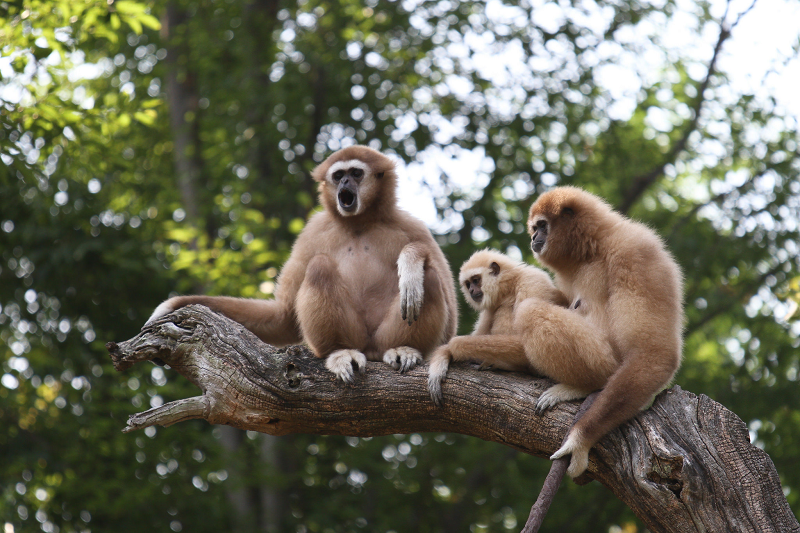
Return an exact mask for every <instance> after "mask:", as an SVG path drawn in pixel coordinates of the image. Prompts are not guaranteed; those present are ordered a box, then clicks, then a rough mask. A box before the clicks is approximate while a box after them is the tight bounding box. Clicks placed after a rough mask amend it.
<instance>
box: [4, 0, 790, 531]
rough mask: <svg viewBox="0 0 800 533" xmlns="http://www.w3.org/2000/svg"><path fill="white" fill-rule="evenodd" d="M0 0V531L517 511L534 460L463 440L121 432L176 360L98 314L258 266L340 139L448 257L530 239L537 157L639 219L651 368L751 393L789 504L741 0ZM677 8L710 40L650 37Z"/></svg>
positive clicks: (601, 511) (783, 149)
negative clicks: (648, 253) (677, 280)
mask: <svg viewBox="0 0 800 533" xmlns="http://www.w3.org/2000/svg"><path fill="white" fill-rule="evenodd" d="M0 7H2V8H3V11H2V15H0V16H2V27H0V43H3V44H2V45H1V46H2V47H3V48H2V60H0V74H2V76H3V82H2V84H1V85H0V106H2V107H1V109H2V111H1V113H2V115H0V116H1V117H2V118H1V119H0V159H2V162H3V165H2V166H0V256H2V261H0V306H2V309H1V313H0V339H2V341H3V342H2V344H0V361H2V365H3V366H2V378H1V381H0V416H2V420H3V422H4V426H5V427H6V428H7V430H5V431H2V432H0V453H2V456H3V457H4V458H6V459H5V460H4V461H3V463H2V465H0V479H1V480H2V482H0V487H2V489H0V490H1V491H2V499H0V502H1V503H0V520H2V521H3V522H4V523H6V524H11V525H13V526H14V527H15V530H19V531H27V530H33V529H35V528H36V527H38V528H40V529H41V530H43V531H45V532H55V531H84V530H96V531H105V530H110V529H112V528H113V529H114V530H119V531H124V530H130V531H141V530H144V529H156V530H159V531H161V530H165V529H166V528H167V527H169V528H170V529H171V530H172V531H181V530H186V531H216V530H219V529H226V528H230V527H235V528H239V529H240V530H243V531H252V530H264V531H270V530H274V531H288V530H296V531H351V530H352V531H357V530H366V531H372V530H395V531H411V530H418V531H465V530H468V529H471V530H476V531H500V530H506V529H510V530H514V529H517V528H519V527H520V526H521V524H522V523H523V522H524V519H525V517H527V513H528V510H529V508H530V505H531V503H532V502H533V499H534V497H535V494H536V493H537V492H538V488H539V485H540V482H541V480H542V479H543V478H544V475H545V473H546V471H547V469H548V468H549V463H548V462H547V461H541V460H538V459H535V458H532V457H529V456H524V455H520V454H518V453H516V452H514V451H513V450H510V449H506V448H503V447H501V446H497V445H495V444H490V443H486V442H483V441H479V440H476V439H471V438H467V437H462V436H455V435H444V434H442V435H397V436H388V437H383V438H374V439H358V438H325V437H319V436H293V437H283V438H273V437H267V436H264V435H259V434H253V433H241V432H238V431H234V430H231V429H230V428H223V427H211V426H208V425H207V424H205V423H203V422H197V421H193V422H188V423H183V424H180V425H179V426H176V427H170V428H166V429H159V430H158V431H156V430H155V429H154V428H150V429H148V430H147V431H145V432H143V433H141V434H125V435H123V434H121V433H120V432H119V430H120V429H121V428H122V427H123V426H124V420H125V418H126V417H127V415H128V414H130V413H132V412H134V411H136V410H139V409H138V408H140V407H142V406H145V407H146V405H148V404H149V405H153V406H155V405H159V404H161V403H162V402H163V401H165V400H172V399H177V398H181V397H185V396H189V395H191V394H192V392H191V391H188V390H187V389H188V388H191V385H189V384H188V383H186V381H185V380H182V379H175V378H176V376H175V374H174V373H173V372H172V371H171V370H169V369H164V368H161V367H154V368H152V369H150V370H149V371H148V370H147V369H144V368H138V367H135V368H134V369H132V370H131V371H128V372H126V374H125V375H124V376H123V375H117V374H115V373H113V372H111V370H112V367H111V365H110V361H109V359H108V356H107V354H106V352H105V349H104V347H103V346H104V344H105V342H106V341H108V340H120V339H126V338H129V337H131V336H132V335H133V334H134V333H135V332H136V331H137V330H138V329H139V327H140V326H141V325H142V323H143V322H144V320H145V319H146V317H147V316H148V315H149V313H150V311H151V310H152V309H153V307H154V306H155V305H156V304H157V303H159V302H160V301H161V300H163V299H164V298H165V297H166V296H167V295H168V294H169V293H170V292H171V291H177V292H196V291H200V292H204V293H208V294H229V295H240V296H263V297H265V298H268V297H271V293H272V290H273V288H274V279H275V276H276V275H277V273H278V271H279V269H280V266H281V264H282V262H283V261H284V260H285V258H286V257H287V256H288V251H289V249H290V247H291V243H292V241H293V239H294V236H295V235H296V234H297V233H298V232H299V231H300V230H301V229H302V227H303V224H304V222H305V220H306V219H307V217H308V215H309V213H310V211H311V210H312V209H313V208H314V206H315V203H316V200H315V190H314V187H313V185H312V181H311V180H310V178H309V175H308V173H309V171H310V170H311V169H312V168H313V167H314V166H315V165H316V164H317V163H318V162H320V161H321V160H322V159H323V158H324V157H325V156H326V155H327V154H329V153H330V152H331V151H333V150H336V149H338V148H340V147H343V146H346V145H349V144H353V143H368V144H370V145H371V146H373V147H375V148H378V149H381V150H383V151H386V152H388V153H394V154H396V155H397V156H398V160H399V161H402V162H404V163H407V164H408V165H409V166H408V168H407V169H406V172H405V175H406V177H407V178H406V179H407V180H408V182H409V183H416V182H417V180H418V179H419V178H422V179H423V180H424V183H423V185H422V186H423V189H422V190H423V191H424V192H423V193H417V194H418V195H419V196H418V197H419V198H420V199H423V198H434V199H435V207H436V213H437V217H436V222H435V223H433V227H434V230H435V231H436V233H437V238H438V240H439V242H440V243H441V244H442V246H443V248H444V250H445V253H446V254H447V256H448V257H449V258H450V261H451V265H452V266H453V268H454V269H457V268H458V266H459V265H460V264H461V262H462V261H463V260H465V259H466V258H467V257H468V256H469V255H470V254H471V253H472V252H473V251H474V250H475V249H477V248H480V247H485V246H492V247H496V248H499V249H501V250H505V251H507V252H509V253H511V254H513V255H516V256H518V257H520V258H523V259H525V260H527V261H532V257H531V254H530V253H529V252H528V238H527V235H526V234H525V231H524V222H525V217H526V214H527V208H528V207H529V205H530V203H531V202H532V200H533V198H534V197H535V195H536V194H537V193H539V192H541V191H543V190H546V189H547V188H548V187H552V186H554V185H557V184H575V185H580V186H583V187H586V188H587V189H589V190H591V191H593V192H596V193H598V194H601V195H603V196H604V197H606V198H607V199H608V200H609V201H610V202H611V203H612V204H614V205H615V206H617V207H618V208H620V209H621V210H622V211H624V212H626V213H628V214H629V215H631V216H633V217H635V218H637V219H640V220H643V221H645V222H647V223H648V224H650V225H652V226H653V227H655V228H656V229H658V230H659V232H660V233H661V234H662V235H664V237H665V239H666V240H667V242H668V245H669V247H670V249H671V250H672V251H673V253H674V254H675V256H676V258H677V259H678V261H679V263H680V264H681V265H682V266H683V268H684V270H685V272H686V307H687V317H688V320H687V325H686V344H685V354H686V357H685V362H684V366H683V368H682V370H681V371H680V373H679V375H678V377H677V383H678V384H680V385H681V386H682V387H684V388H686V389H688V390H691V391H694V392H697V393H705V394H707V395H709V396H711V397H712V398H714V399H716V400H718V401H720V402H721V403H723V404H724V405H726V406H727V407H728V408H730V409H732V410H733V411H734V412H736V413H737V414H738V415H739V416H740V417H742V419H744V420H745V421H747V422H748V423H749V425H750V429H751V433H752V436H753V439H754V440H755V442H756V443H757V444H758V445H760V446H763V447H764V448H765V449H766V450H767V452H769V453H770V455H771V456H772V458H773V460H774V462H775V464H776V467H777V469H778V472H779V473H780V475H781V479H782V481H783V484H784V485H785V487H786V492H787V498H788V500H789V502H790V505H791V506H792V508H793V510H794V511H795V512H796V513H797V511H798V509H800V472H798V471H797V469H796V468H793V466H792V465H793V464H794V463H795V462H796V461H797V460H798V446H797V444H796V443H797V442H798V441H800V408H799V407H798V406H800V392H799V391H798V387H797V380H798V370H800V359H799V358H798V355H797V350H796V348H797V347H798V344H800V341H798V333H800V326H798V322H797V319H796V316H795V315H793V314H792V310H793V309H794V308H795V307H796V306H794V305H793V303H792V302H794V301H797V299H798V298H797V293H798V289H797V287H798V285H797V283H798V282H797V280H798V279H800V273H798V253H799V251H798V248H797V244H796V243H797V239H798V227H797V220H799V219H800V217H799V216H798V205H800V180H799V179H798V174H800V158H798V147H797V141H798V125H797V122H796V118H792V117H791V116H789V115H787V114H786V112H785V110H783V109H782V108H781V107H780V106H779V105H778V104H777V103H776V102H775V101H774V100H770V99H769V98H766V99H765V98H761V97H759V96H756V95H750V94H743V93H741V92H740V91H738V89H737V88H736V87H734V86H733V85H731V83H730V81H729V77H728V75H727V74H726V72H724V71H723V70H722V69H721V67H720V61H719V60H720V57H722V54H724V50H725V46H726V44H728V43H729V42H730V38H731V36H732V35H735V34H736V31H737V27H738V24H739V23H740V21H743V20H746V17H747V16H748V13H747V10H746V9H745V10H739V11H736V10H735V9H734V7H735V6H734V7H731V6H729V5H728V4H722V5H721V9H720V7H719V6H717V4H713V5H712V4H708V3H705V2H699V3H697V4H696V5H692V6H689V7H688V8H687V7H686V6H682V5H681V6H679V5H678V4H677V3H675V2H671V1H665V2H655V3H649V2H636V1H629V2H599V3H594V2H583V3H573V4H570V5H566V4H563V5H562V4H561V3H548V2H535V3H529V2H522V3H520V4H513V5H512V4H502V3H501V2H499V1H490V2H486V3H484V2H449V1H447V0H445V1H440V2H425V1H417V2H414V1H410V0H409V1H407V2H402V3H400V2H380V3H379V2H377V1H375V0H372V1H367V2H366V3H364V2H350V1H347V2H338V3H329V2H318V1H316V0H307V1H303V0H300V1H298V2H294V3H291V2H286V1H282V0H252V1H234V0H231V1H226V2H209V1H206V2H198V1H193V2H190V1H183V0H172V1H168V2H165V1H156V0H148V1H144V0H114V1H110V2H108V1H105V0H103V1H96V0H86V1H84V2H81V3H77V2H70V1H67V0H64V1H62V2H55V1H44V0H20V1H7V2H2V3H0ZM726 7H730V10H728V9H726ZM679 8H680V9H679ZM687 9H688V11H689V15H688V16H687V15H686V10H687ZM678 11H681V13H682V14H681V15H680V17H679V16H678V15H676V13H677V12H678ZM676 19H677V21H678V22H677V23H680V24H682V25H685V24H686V21H687V20H689V21H690V22H691V24H693V25H694V27H693V30H694V32H695V33H696V34H698V35H701V34H702V35H708V34H710V35H713V38H711V40H710V41H709V42H710V44H707V45H705V47H699V48H697V49H692V50H689V49H681V48H678V49H676V48H675V47H673V46H671V45H670V44H669V42H668V40H667V39H666V37H665V36H666V35H667V33H668V31H669V28H670V24H674V23H676V22H675V21H676ZM660 28H666V29H660ZM654 65H656V66H655V67H654ZM473 318H474V317H472V316H470V315H469V314H466V313H465V316H464V317H463V318H462V329H463V330H464V331H466V330H469V329H470V324H471V321H472V319H473ZM562 491H563V493H562V494H560V495H559V497H557V498H556V502H555V504H554V507H553V509H552V510H551V512H550V515H549V517H548V520H547V523H546V524H545V528H548V529H549V530H551V531H563V530H566V529H570V530H589V529H592V530H596V529H601V528H602V529H604V530H606V529H608V528H609V527H611V526H619V527H623V528H624V529H625V530H626V531H634V530H636V528H637V527H641V526H638V525H637V522H636V521H635V519H634V518H633V517H632V515H631V513H630V512H629V511H627V510H626V509H625V507H624V506H623V505H622V504H621V503H619V502H618V501H616V500H615V499H614V498H613V496H612V495H611V494H610V493H608V491H606V490H605V489H604V488H603V487H600V486H598V485H597V484H596V483H595V484H590V485H587V486H585V487H577V486H574V485H572V484H568V486H567V487H566V488H565V489H562ZM567 491H569V494H568V495H567V494H566V492H567ZM598 525H599V526H598Z"/></svg>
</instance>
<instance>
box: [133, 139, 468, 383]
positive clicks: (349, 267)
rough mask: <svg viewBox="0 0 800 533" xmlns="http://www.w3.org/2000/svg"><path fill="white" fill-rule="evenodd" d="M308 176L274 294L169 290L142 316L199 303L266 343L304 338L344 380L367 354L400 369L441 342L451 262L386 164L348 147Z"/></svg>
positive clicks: (447, 321) (449, 324) (451, 294)
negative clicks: (305, 210) (303, 218)
mask: <svg viewBox="0 0 800 533" xmlns="http://www.w3.org/2000/svg"><path fill="white" fill-rule="evenodd" d="M312 177H313V178H314V180H315V181H317V182H319V198H320V203H321V204H322V206H323V208H324V209H323V210H322V211H320V212H319V213H317V214H315V215H314V216H312V217H311V219H310V220H309V221H308V224H307V225H306V227H305V228H304V229H303V231H302V232H301V233H300V235H299V236H298V237H297V240H296V241H295V243H294V246H293V247H292V252H291V255H290V257H289V259H288V260H287V261H286V264H284V266H283V269H282V270H281V273H280V275H279V276H278V281H277V284H276V287H275V298H274V299H273V300H259V299H245V298H233V297H227V296H217V297H214V296H176V297H174V298H170V299H169V300H167V301H165V302H163V303H162V304H161V305H159V306H158V307H157V308H156V310H155V311H154V312H153V315H152V316H151V317H150V319H149V320H148V321H147V323H148V324H149V323H150V322H153V321H154V320H156V319H157V318H159V317H161V316H163V315H165V314H167V313H170V312H172V311H174V310H175V309H178V308H180V307H183V306H186V305H189V304H202V305H205V306H207V307H209V308H211V309H212V310H214V311H216V312H219V313H221V314H223V315H225V316H227V317H228V318H231V319H233V320H235V321H237V322H239V323H240V324H242V325H243V326H244V327H246V328H247V329H249V330H250V331H252V332H253V333H255V334H256V335H257V336H258V337H259V338H260V339H261V340H263V341H264V342H267V343H269V344H273V345H279V346H280V345H287V344H297V343H299V342H300V341H301V340H302V341H305V342H306V343H307V344H308V346H309V347H310V348H311V350H312V351H313V352H314V354H315V355H316V356H317V357H320V358H323V359H325V366H326V368H328V370H330V371H331V372H333V373H334V374H336V376H338V377H339V378H340V379H342V380H343V381H345V382H349V381H351V380H352V379H353V369H354V368H356V369H357V370H359V371H362V372H363V370H364V367H365V365H366V362H367V361H368V360H369V361H380V360H383V361H384V362H386V363H387V364H389V365H391V366H392V367H394V368H395V369H396V370H399V371H401V372H404V371H406V370H408V369H410V368H412V367H414V366H415V365H416V364H417V363H419V362H421V361H422V355H423V354H427V353H429V352H430V351H431V350H433V349H434V348H436V347H437V346H440V345H441V344H444V343H446V342H447V341H448V340H449V339H450V338H451V337H452V336H453V335H454V334H455V331H456V326H457V322H458V314H457V313H458V310H457V304H456V296H455V288H454V285H453V277H452V273H451V272H450V266H449V264H448V262H447V260H446V259H445V257H444V254H443V253H442V251H441V249H440V248H439V246H438V245H437V244H436V241H434V239H433V236H432V235H431V233H430V231H429V230H428V228H427V227H425V225H424V224H423V223H422V222H421V221H420V220H418V219H416V218H414V217H412V216H411V215H409V214H408V213H406V212H404V211H402V210H400V209H398V207H397V205H396V204H397V200H396V188H397V179H398V178H397V174H396V172H395V165H394V162H392V160H391V159H389V158H388V157H386V156H384V155H383V154H381V153H380V152H377V151H375V150H373V149H371V148H368V147H365V146H351V147H349V148H345V149H342V150H339V151H338V152H336V153H334V154H332V155H331V156H330V157H328V158H327V159H326V160H325V161H324V162H322V163H321V164H320V165H319V166H318V167H316V168H315V169H314V170H313V172H312Z"/></svg>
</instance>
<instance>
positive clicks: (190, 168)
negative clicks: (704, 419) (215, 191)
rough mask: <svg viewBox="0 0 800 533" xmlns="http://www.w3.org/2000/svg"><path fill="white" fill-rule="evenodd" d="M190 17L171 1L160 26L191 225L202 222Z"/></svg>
mask: <svg viewBox="0 0 800 533" xmlns="http://www.w3.org/2000/svg"><path fill="white" fill-rule="evenodd" d="M187 18H188V17H187V14H186V12H185V11H183V10H181V9H180V8H179V7H178V6H177V5H176V4H175V2H169V3H168V4H167V8H166V10H165V11H164V17H163V20H162V24H161V38H162V40H163V42H164V43H165V44H166V48H167V58H166V61H167V64H168V65H169V67H168V68H167V75H166V78H167V80H166V81H167V84H166V85H167V104H168V107H169V125H170V130H171V132H172V142H173V145H174V147H173V151H172V154H173V158H174V161H175V174H176V176H177V182H178V189H179V191H180V194H181V199H182V200H183V206H184V209H185V210H186V216H187V219H188V221H189V222H191V223H192V224H198V222H199V220H200V205H199V202H200V190H199V185H198V184H199V181H200V176H201V175H202V166H203V163H202V160H201V159H200V138H199V132H198V126H197V125H198V122H197V119H198V116H197V112H198V110H199V109H200V106H199V102H200V97H199V95H198V94H197V87H196V84H195V78H194V75H193V73H192V71H191V69H190V68H189V53H188V49H187V48H188V47H187V46H186V40H185V36H184V35H182V33H183V30H184V28H182V25H183V24H184V23H185V22H186V20H187Z"/></svg>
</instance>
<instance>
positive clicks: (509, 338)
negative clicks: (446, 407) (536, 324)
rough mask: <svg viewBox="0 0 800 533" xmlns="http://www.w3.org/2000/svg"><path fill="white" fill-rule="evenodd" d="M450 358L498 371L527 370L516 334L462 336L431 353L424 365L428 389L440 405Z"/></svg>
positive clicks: (521, 346)
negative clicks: (477, 363) (481, 364)
mask: <svg viewBox="0 0 800 533" xmlns="http://www.w3.org/2000/svg"><path fill="white" fill-rule="evenodd" d="M450 361H479V362H481V363H484V364H485V365H491V366H492V367H494V368H498V369H501V370H517V371H527V370H530V364H529V363H528V359H527V357H525V349H524V347H523V344H522V339H521V338H520V337H519V336H517V335H464V336H462V337H453V338H452V339H450V342H449V343H447V344H446V345H444V346H440V347H439V348H437V349H436V351H434V352H433V355H432V356H431V358H430V361H429V364H428V392H429V393H430V395H431V399H432V400H433V403H434V404H436V405H437V406H441V405H442V381H444V378H445V376H446V375H447V370H448V369H449V368H450Z"/></svg>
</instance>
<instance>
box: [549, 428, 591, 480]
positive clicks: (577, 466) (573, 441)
mask: <svg viewBox="0 0 800 533" xmlns="http://www.w3.org/2000/svg"><path fill="white" fill-rule="evenodd" d="M579 441H580V438H579V437H577V436H576V435H575V434H574V432H573V433H571V434H570V435H569V437H567V441H566V442H565V443H564V444H563V445H562V446H561V448H559V449H558V450H556V453H554V454H553V455H551V456H550V460H551V461H555V460H556V459H561V458H562V457H566V456H567V455H570V454H571V455H572V459H571V460H570V462H569V468H567V475H569V477H571V478H575V477H578V476H579V475H581V474H583V473H584V471H585V470H586V468H587V467H588V466H589V448H587V447H586V446H582V445H581V444H580V443H579Z"/></svg>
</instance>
